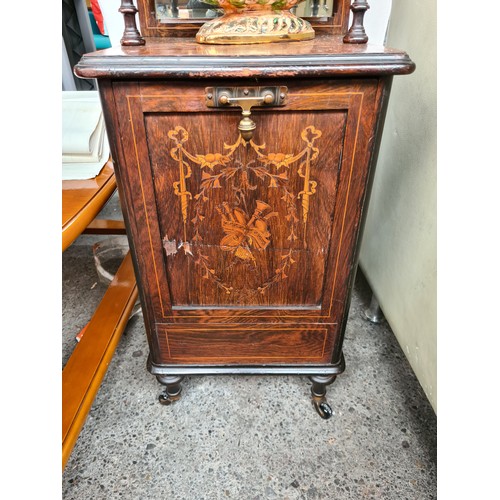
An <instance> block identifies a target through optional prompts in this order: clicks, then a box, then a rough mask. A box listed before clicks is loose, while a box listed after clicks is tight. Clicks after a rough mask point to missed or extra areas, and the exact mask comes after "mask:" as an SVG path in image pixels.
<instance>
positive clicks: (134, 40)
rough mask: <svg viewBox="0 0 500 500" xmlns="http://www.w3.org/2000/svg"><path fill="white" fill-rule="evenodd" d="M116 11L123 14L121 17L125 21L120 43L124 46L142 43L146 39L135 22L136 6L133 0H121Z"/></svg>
mask: <svg viewBox="0 0 500 500" xmlns="http://www.w3.org/2000/svg"><path fill="white" fill-rule="evenodd" d="M118 11H119V12H121V13H122V14H123V19H124V21H125V30H124V32H123V38H122V39H121V40H120V43H121V44H122V45H125V46H135V45H144V44H145V43H146V40H144V38H142V36H141V34H140V33H139V30H138V29H137V25H136V23H135V15H136V14H137V7H136V6H135V5H134V2H133V0H122V4H121V7H120V8H119V9H118Z"/></svg>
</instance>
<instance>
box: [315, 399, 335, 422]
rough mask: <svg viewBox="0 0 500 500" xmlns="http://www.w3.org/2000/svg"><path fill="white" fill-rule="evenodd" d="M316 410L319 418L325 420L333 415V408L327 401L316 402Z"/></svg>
mask: <svg viewBox="0 0 500 500" xmlns="http://www.w3.org/2000/svg"><path fill="white" fill-rule="evenodd" d="M314 408H315V409H316V411H317V412H318V414H319V416H320V417H321V418H323V419H325V420H328V419H329V418H331V416H332V415H333V411H332V407H331V406H330V405H329V404H328V403H327V402H326V401H314Z"/></svg>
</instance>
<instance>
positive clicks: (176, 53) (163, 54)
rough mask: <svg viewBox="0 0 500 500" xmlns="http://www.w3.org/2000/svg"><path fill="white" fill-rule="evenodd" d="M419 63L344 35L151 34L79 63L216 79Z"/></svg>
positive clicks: (385, 70)
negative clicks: (264, 38)
mask: <svg viewBox="0 0 500 500" xmlns="http://www.w3.org/2000/svg"><path fill="white" fill-rule="evenodd" d="M414 69H415V64H414V63H413V62H412V61H411V59H410V58H409V56H408V55H407V54H406V53H405V52H403V51H401V50H395V49H391V48H387V47H384V46H380V45H371V44H346V43H343V41H342V36H331V35H322V34H317V36H316V37H315V38H314V39H313V40H307V41H301V42H283V43H267V44H253V45H252V44H250V45H205V44H199V43H197V42H196V41H195V40H194V38H193V39H186V38H171V39H165V38H147V39H146V45H144V46H139V47H113V48H110V49H105V50H101V51H97V52H92V53H90V54H86V55H85V56H83V58H82V59H81V61H80V63H79V64H78V65H77V66H76V68H75V73H76V75H77V76H80V77H83V78H134V79H137V78H165V77H173V78H183V77H197V78H214V77H256V76H262V77H283V76H289V77H292V76H296V77H298V76H356V75H360V76H364V75H383V74H408V73H411V72H413V70H414Z"/></svg>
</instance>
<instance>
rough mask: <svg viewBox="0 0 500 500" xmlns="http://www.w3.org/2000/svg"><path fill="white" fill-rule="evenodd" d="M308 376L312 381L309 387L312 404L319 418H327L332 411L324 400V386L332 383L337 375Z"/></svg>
mask: <svg viewBox="0 0 500 500" xmlns="http://www.w3.org/2000/svg"><path fill="white" fill-rule="evenodd" d="M309 378H310V379H311V381H312V383H313V385H312V387H311V395H312V403H313V406H314V408H315V410H316V411H317V412H318V414H319V416H320V417H321V418H323V419H325V420H328V419H329V418H330V417H331V416H332V415H333V411H332V407H331V406H330V405H329V404H328V402H327V400H326V386H327V385H330V384H332V383H333V382H334V381H335V379H336V378H337V375H313V376H312V377H309Z"/></svg>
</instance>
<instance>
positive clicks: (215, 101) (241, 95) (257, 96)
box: [205, 87, 288, 142]
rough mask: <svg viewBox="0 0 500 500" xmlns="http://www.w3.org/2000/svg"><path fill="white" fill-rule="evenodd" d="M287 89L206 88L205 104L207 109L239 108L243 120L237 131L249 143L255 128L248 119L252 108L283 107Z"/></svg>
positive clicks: (253, 123)
mask: <svg viewBox="0 0 500 500" xmlns="http://www.w3.org/2000/svg"><path fill="white" fill-rule="evenodd" d="M287 94H288V88H287V87H207V88H206V89H205V103H206V105H207V106H208V107H209V108H225V107H240V108H241V109H242V111H241V114H242V116H243V118H242V119H241V120H240V123H239V124H238V130H239V132H240V134H241V137H242V138H243V139H244V140H245V141H247V142H248V141H250V139H251V138H252V136H253V131H254V130H255V128H256V126H257V125H255V122H254V121H253V120H252V119H251V118H250V115H251V111H250V109H251V108H252V107H254V106H265V107H268V106H269V107H270V106H283V105H284V104H286V98H287Z"/></svg>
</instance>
